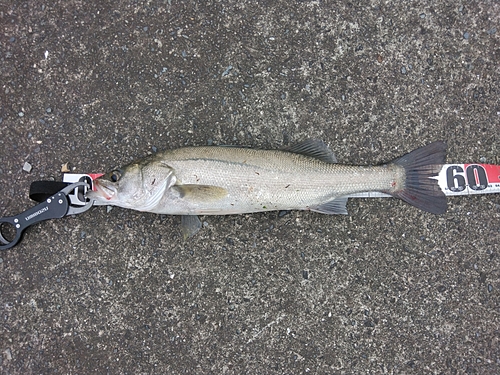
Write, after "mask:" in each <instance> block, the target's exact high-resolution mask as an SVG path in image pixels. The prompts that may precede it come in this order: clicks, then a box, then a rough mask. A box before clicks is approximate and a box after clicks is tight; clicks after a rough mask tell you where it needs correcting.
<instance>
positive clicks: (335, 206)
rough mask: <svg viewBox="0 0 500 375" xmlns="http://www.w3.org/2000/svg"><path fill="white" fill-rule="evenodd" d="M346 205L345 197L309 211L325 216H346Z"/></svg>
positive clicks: (311, 208)
mask: <svg viewBox="0 0 500 375" xmlns="http://www.w3.org/2000/svg"><path fill="white" fill-rule="evenodd" d="M346 204H347V197H339V198H335V199H333V200H331V201H329V202H326V203H323V204H321V205H319V206H315V207H310V208H309V209H310V210H311V211H314V212H319V213H321V214H327V215H347V207H346Z"/></svg>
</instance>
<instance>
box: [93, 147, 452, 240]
mask: <svg viewBox="0 0 500 375" xmlns="http://www.w3.org/2000/svg"><path fill="white" fill-rule="evenodd" d="M445 157H446V143H445V142H442V141H436V142H433V143H430V144H428V145H427V146H424V147H421V148H418V149H416V150H414V151H412V152H410V153H408V154H406V155H404V156H402V157H400V158H398V159H395V160H393V161H392V162H389V163H387V164H382V165H377V166H356V165H346V164H339V163H338V162H337V159H336V157H335V155H334V153H333V152H332V151H331V149H330V148H329V147H328V146H327V145H326V144H325V143H324V142H323V141H321V140H317V139H307V140H305V141H302V142H299V143H297V144H295V145H292V146H288V147H285V148H282V149H277V150H264V149H254V148H246V147H235V146H199V147H183V148H177V149H172V150H166V151H163V152H158V153H155V154H152V155H150V156H148V157H145V158H143V159H140V160H137V161H134V162H132V163H130V164H128V165H126V166H124V167H121V168H116V169H113V170H112V171H110V172H108V173H106V174H104V175H103V176H101V177H99V178H98V179H96V180H94V190H93V191H91V192H89V193H87V198H89V199H91V200H93V201H94V204H95V205H114V206H119V207H123V208H128V209H134V210H138V211H143V212H152V213H156V214H168V215H181V216H182V218H183V227H185V229H183V233H184V236H185V237H186V236H187V237H190V236H191V235H192V234H193V233H195V232H196V231H197V230H198V229H199V228H200V226H201V222H200V221H199V219H198V218H197V215H231V214H246V213H253V212H262V211H277V210H310V211H314V212H319V213H322V214H330V215H331V214H347V209H346V203H347V196H348V195H349V194H354V193H361V192H382V193H386V194H390V195H392V196H393V197H396V198H399V199H402V200H403V201H405V202H407V203H409V204H411V205H413V206H415V207H417V208H419V209H421V210H423V211H426V212H430V213H433V214H442V213H444V212H446V209H447V201H446V196H445V195H444V193H443V192H442V191H441V189H440V187H439V186H438V183H437V180H436V178H437V175H438V173H439V171H440V170H441V167H442V165H443V164H444V163H445Z"/></svg>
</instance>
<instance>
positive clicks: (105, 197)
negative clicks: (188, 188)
mask: <svg viewBox="0 0 500 375" xmlns="http://www.w3.org/2000/svg"><path fill="white" fill-rule="evenodd" d="M174 183H175V175H174V173H173V170H172V168H170V167H168V166H167V165H163V164H161V163H147V164H146V163H140V162H138V163H132V164H129V165H127V166H125V167H123V168H117V169H114V170H112V171H111V172H108V173H106V174H105V175H103V176H101V177H99V178H98V179H96V180H94V190H93V191H91V192H89V193H87V198H89V199H91V200H94V204H95V205H112V206H120V207H124V208H130V209H134V210H139V211H150V210H152V209H154V207H155V206H156V205H157V204H158V203H159V201H160V200H161V198H162V197H163V195H164V193H165V191H166V190H167V189H168V188H169V187H170V186H172V185H173V184H174Z"/></svg>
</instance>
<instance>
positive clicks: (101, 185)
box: [87, 180, 116, 202]
mask: <svg viewBox="0 0 500 375" xmlns="http://www.w3.org/2000/svg"><path fill="white" fill-rule="evenodd" d="M115 196H116V188H115V187H114V186H107V184H106V182H105V181H102V180H101V181H99V180H94V189H93V191H89V192H88V193H87V198H89V199H92V200H94V201H100V202H109V201H111V200H112V199H113V198H114V197H115Z"/></svg>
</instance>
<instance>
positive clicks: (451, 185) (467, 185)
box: [63, 164, 500, 206]
mask: <svg viewBox="0 0 500 375" xmlns="http://www.w3.org/2000/svg"><path fill="white" fill-rule="evenodd" d="M102 175H103V174H102V173H90V174H78V173H65V174H64V175H63V182H68V183H75V182H78V181H83V182H87V183H88V184H89V185H90V187H91V189H92V188H93V181H94V179H96V178H98V177H101V176H102ZM434 178H435V179H436V180H437V181H438V185H439V187H440V188H441V190H442V191H443V193H444V194H445V195H447V196H451V197H453V196H456V195H476V194H494V193H500V165H493V164H444V165H443V167H442V168H441V171H440V172H439V174H438V175H437V176H436V177H434ZM68 196H69V197H70V200H71V203H72V204H74V205H81V206H84V205H85V201H84V200H82V195H81V194H80V195H79V194H70V195H68ZM347 197H348V198H385V197H391V195H389V194H385V193H379V192H376V191H370V192H365V193H356V194H349V195H348V196H347Z"/></svg>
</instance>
